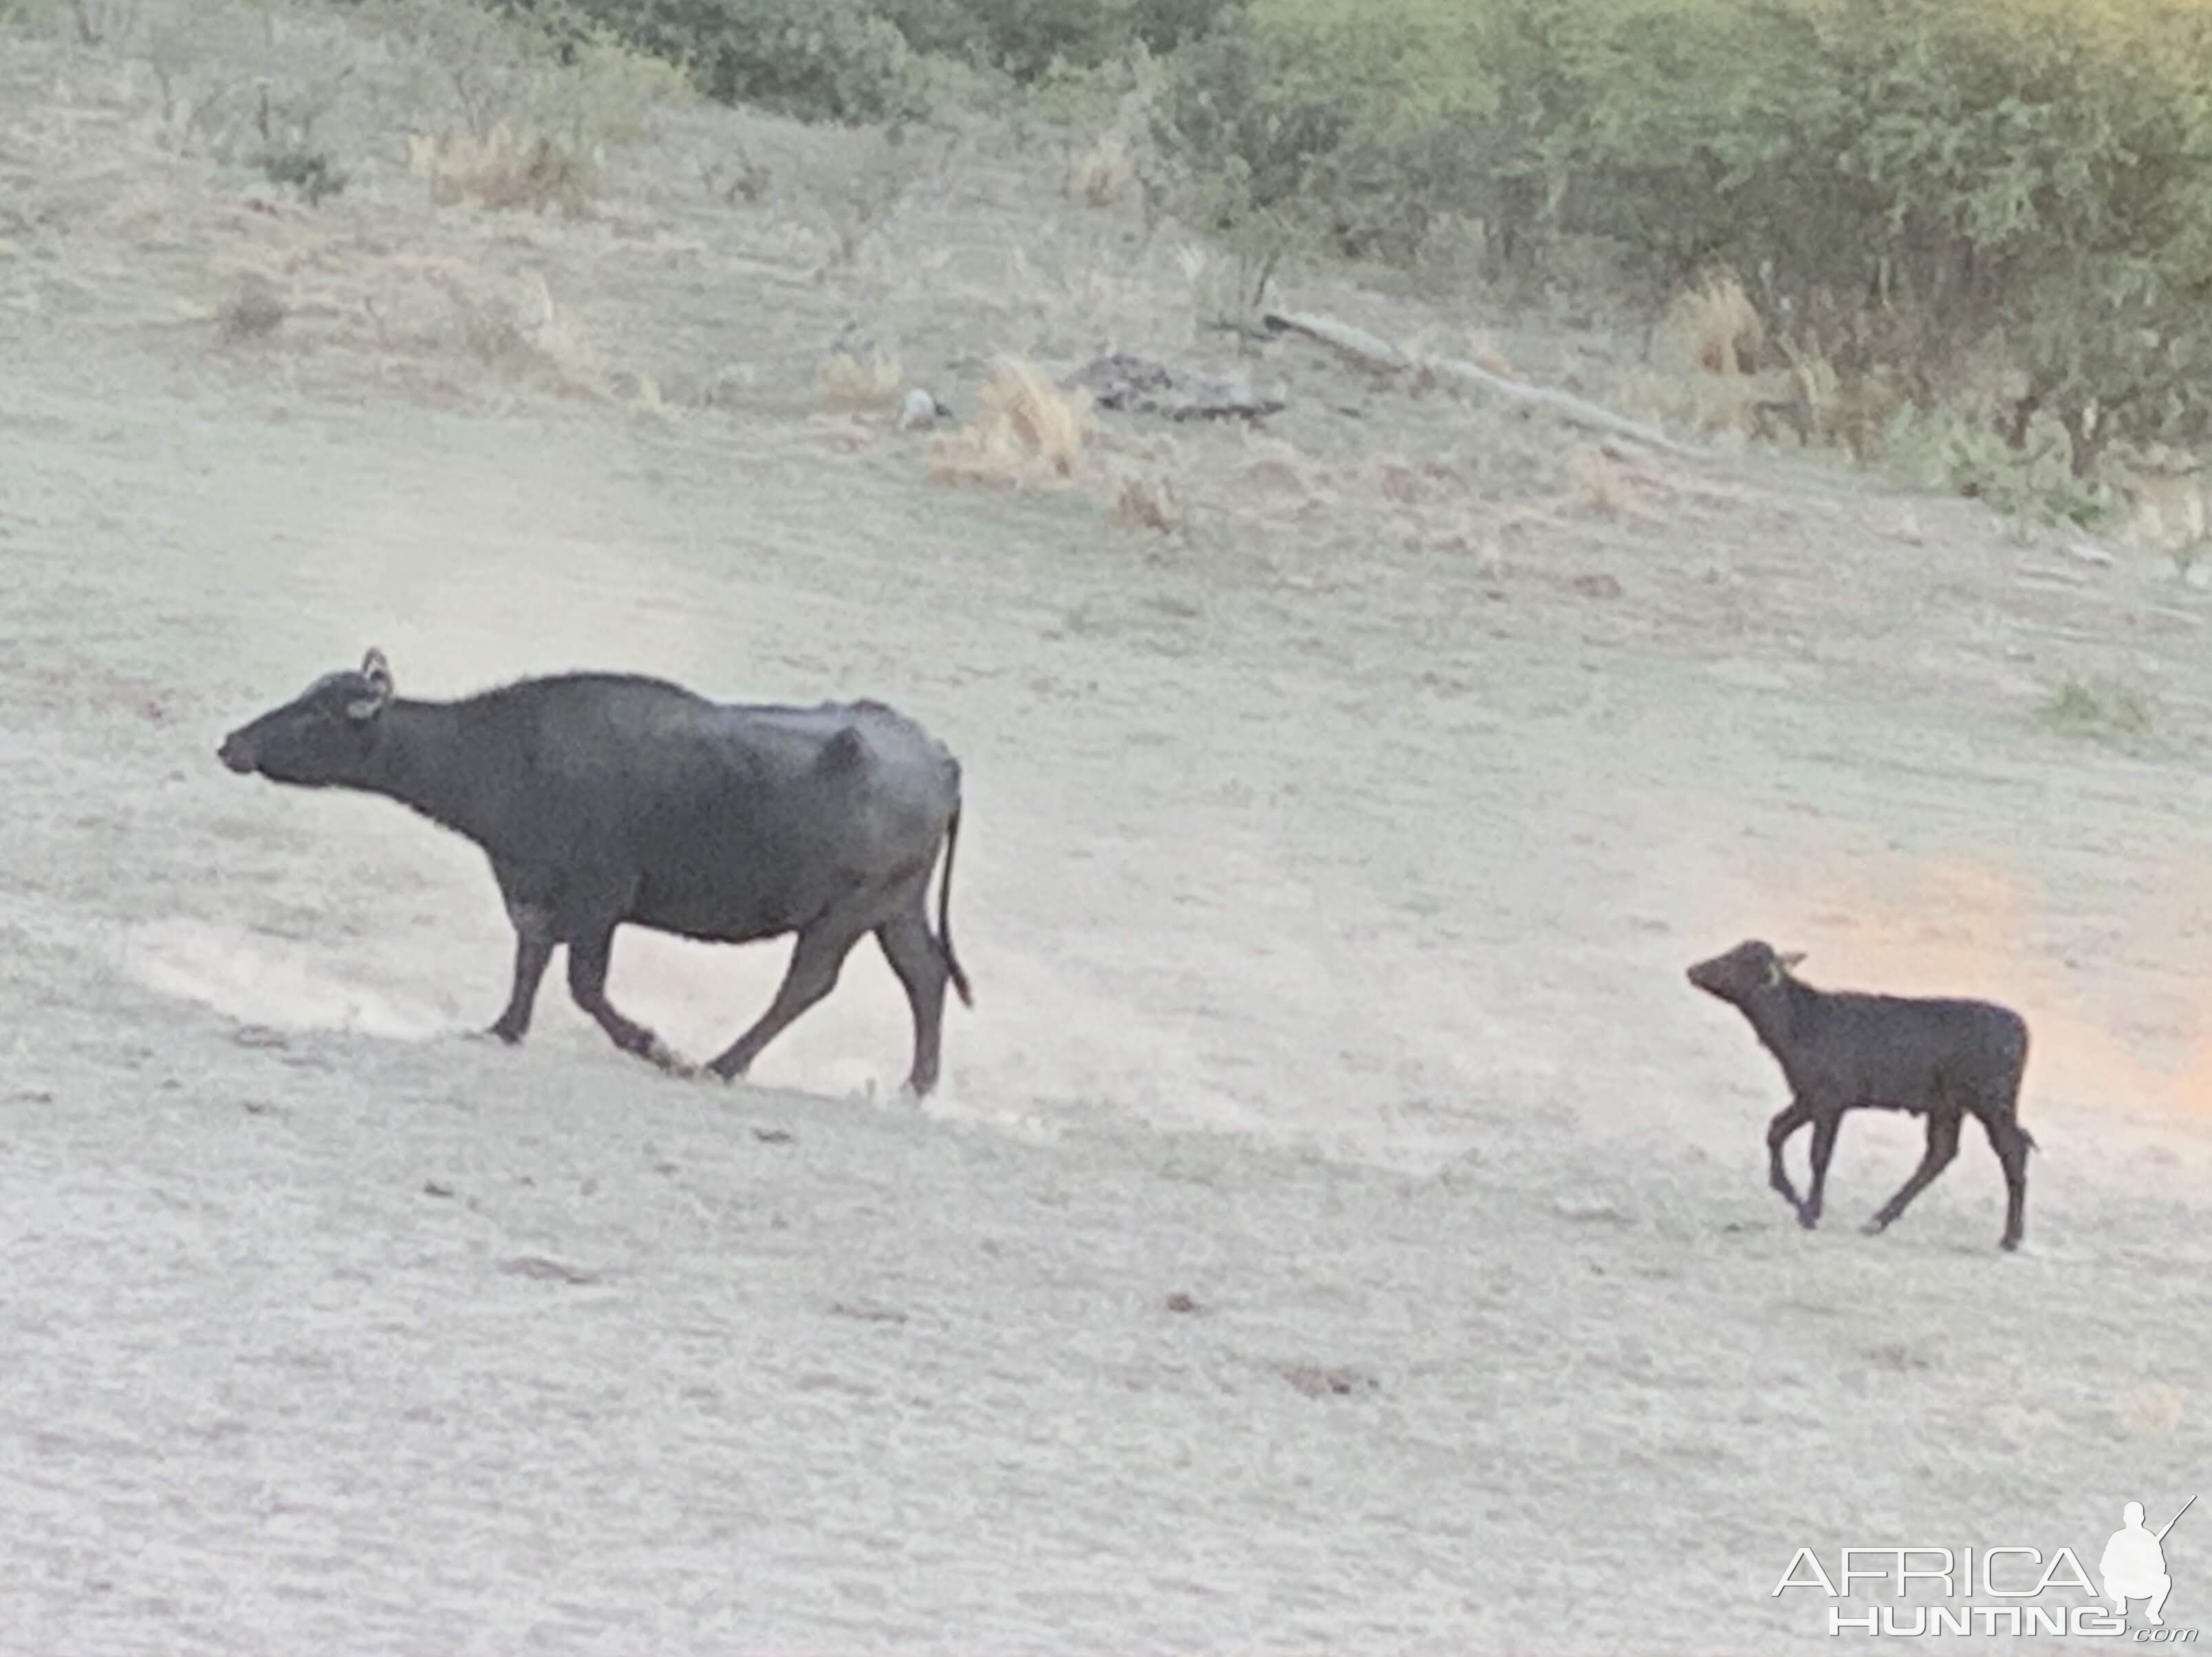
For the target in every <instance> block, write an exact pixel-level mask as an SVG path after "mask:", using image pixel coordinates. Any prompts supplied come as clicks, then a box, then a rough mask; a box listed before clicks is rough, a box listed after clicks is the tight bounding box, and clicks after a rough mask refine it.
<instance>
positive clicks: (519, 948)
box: [489, 904, 555, 1046]
mask: <svg viewBox="0 0 2212 1657" xmlns="http://www.w3.org/2000/svg"><path fill="white" fill-rule="evenodd" d="M507 918H508V919H509V920H512V921H513V923H514V987H513V990H511V991H510V992H508V994H507V1011H505V1012H503V1013H501V1014H500V1016H499V1022H498V1023H495V1024H494V1025H493V1026H492V1027H491V1029H490V1031H489V1034H491V1035H496V1036H497V1037H499V1039H500V1040H501V1041H505V1042H507V1043H508V1044H509V1045H510V1046H511V1045H513V1043H515V1042H517V1041H520V1040H522V1038H523V1036H524V1035H525V1034H526V1032H527V1031H528V1030H529V1029H530V1010H531V1008H532V1005H535V1004H536V1002H537V1000H538V984H539V983H540V982H541V981H542V980H544V976H545V968H546V964H547V963H548V962H550V961H551V960H552V959H553V944H554V942H555V940H554V937H553V917H552V915H551V914H550V913H549V912H548V911H546V910H544V909H539V908H532V907H527V906H524V905H519V904H510V905H509V906H508V907H507Z"/></svg>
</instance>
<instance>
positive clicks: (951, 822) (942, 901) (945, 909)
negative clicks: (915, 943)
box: [937, 805, 975, 1007]
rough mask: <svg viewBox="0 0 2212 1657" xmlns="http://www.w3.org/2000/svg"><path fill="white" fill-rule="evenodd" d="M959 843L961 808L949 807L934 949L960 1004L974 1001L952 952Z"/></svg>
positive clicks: (966, 980) (966, 976) (966, 978)
mask: <svg viewBox="0 0 2212 1657" xmlns="http://www.w3.org/2000/svg"><path fill="white" fill-rule="evenodd" d="M959 843H960V808H959V807H958V806H957V805H956V806H954V807H953V808H952V816H951V818H949V819H948V820H947V821H946V822H945V876H944V881H943V883H942V884H941V885H939V887H938V889H937V952H938V953H939V955H941V956H944V957H945V970H946V971H948V972H950V973H951V974H952V987H953V988H954V989H956V990H957V991H959V992H960V1000H961V1004H962V1005H963V1006H969V1007H972V1006H974V1005H975V992H973V991H971V990H970V989H969V987H968V974H966V973H964V972H963V971H962V970H961V969H960V958H959V956H956V955H954V954H953V953H952V850H953V847H956V846H957V845H958V844H959Z"/></svg>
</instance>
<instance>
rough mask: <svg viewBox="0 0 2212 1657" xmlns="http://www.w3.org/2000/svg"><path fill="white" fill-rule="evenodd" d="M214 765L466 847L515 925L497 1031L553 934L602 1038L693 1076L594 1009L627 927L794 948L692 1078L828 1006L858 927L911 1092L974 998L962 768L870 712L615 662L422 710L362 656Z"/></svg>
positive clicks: (507, 1028) (613, 1016)
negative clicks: (736, 1031) (906, 1065)
mask: <svg viewBox="0 0 2212 1657" xmlns="http://www.w3.org/2000/svg"><path fill="white" fill-rule="evenodd" d="M217 752H218V756H219V757H220V758H221V759H222V762H223V763H224V764H225V765H227V766H228V767H229V768H231V769H232V770H233V771H235V772H239V773H240V774H253V773H256V772H258V773H259V774H261V775H262V776H264V777H267V778H269V779H270V780H272V781H275V782H281V783H289V784H293V785H295V786H300V787H305V788H354V789H360V790H363V791H365V792H370V793H377V794H384V795H386V796H389V797H390V798H393V799H396V800H398V801H399V802H400V803H401V804H404V805H409V806H411V807H413V808H414V809H415V810H417V811H419V812H421V813H422V815H423V816H427V817H428V818H429V819H430V820H431V821H433V822H438V823H442V824H443V825H444V826H445V827H447V828H448V829H453V830H454V831H455V832H456V833H459V834H461V835H466V836H467V837H468V838H469V839H470V840H471V841H475V842H476V843H477V845H478V846H480V847H483V850H484V853H485V854H486V855H487V856H488V857H489V859H491V868H492V874H493V877H495V879H496V880H497V881H498V882H499V889H500V895H501V897H502V898H504V899H505V900H506V902H507V915H508V918H509V919H510V920H512V921H513V923H514V935H515V946H514V986H513V993H512V994H511V995H510V996H509V998H508V999H507V1011H505V1012H503V1013H501V1015H500V1017H499V1021H498V1022H497V1023H495V1024H494V1025H493V1026H492V1027H491V1031H490V1033H491V1034H492V1035H496V1036H498V1037H499V1038H500V1039H501V1040H502V1041H508V1042H515V1041H520V1040H521V1039H522V1037H523V1035H524V1033H525V1032H526V1030H527V1029H529V1028H530V1012H531V1007H532V1004H533V1003H534V1002H535V1000H536V999H537V995H538V982H539V980H541V979H542V978H543V977H544V974H545V968H546V965H547V963H548V962H550V960H551V958H552V955H553V950H554V946H555V945H556V944H567V945H568V990H569V992H570V993H571V994H572V995H574V997H575V999H576V1005H578V1006H580V1007H581V1008H582V1009H583V1010H584V1011H586V1012H587V1013H589V1014H590V1015H591V1016H592V1018H593V1019H594V1020H596V1021H597V1022H598V1023H599V1028H600V1029H604V1030H605V1032H606V1033H607V1035H608V1036H609V1037H610V1038H611V1040H612V1041H614V1043H615V1045H616V1046H617V1047H621V1048H623V1050H624V1051H625V1052H628V1053H636V1054H637V1055H639V1056H640V1057H641V1058H644V1059H649V1060H651V1061H652V1062H653V1063H655V1064H657V1065H660V1066H662V1067H663V1068H664V1069H667V1070H671V1071H688V1070H689V1068H690V1067H689V1066H688V1065H685V1064H684V1061H683V1060H681V1059H678V1057H677V1056H676V1055H675V1054H674V1053H671V1052H670V1050H669V1049H668V1048H667V1047H666V1046H665V1044H663V1042H662V1041H661V1040H660V1038H659V1036H657V1035H654V1034H653V1032H652V1031H651V1030H649V1029H646V1028H645V1027H644V1026H642V1025H640V1024H636V1023H632V1022H631V1021H630V1020H629V1019H628V1018H625V1017H623V1015H622V1014H621V1013H619V1012H617V1011H616V1010H615V1008H614V1006H613V1005H612V1004H611V1002H609V1000H608V999H607V993H606V982H607V963H608V960H609V957H610V956H611V952H612V950H613V946H614V933H615V928H616V927H617V926H621V925H623V923H624V922H625V921H627V922H629V924H631V925H633V926H648V927H651V928H653V930H654V931H656V932H674V933H677V934H678V935H679V936H682V937H684V938H702V939H708V940H714V941H719V942H722V943H729V944H744V943H750V942H753V941H754V940H756V939H760V938H778V937H781V936H782V935H783V934H784V933H786V932H796V933H797V934H798V935H799V938H798V942H797V944H795V945H794V947H793V950H792V956H791V965H790V968H789V969H788V971H787V972H786V974H785V975H784V980H783V983H782V985H781V987H780V988H779V989H778V990H777V991H776V994H775V1001H774V1003H773V1004H772V1005H770V1006H769V1010H768V1011H767V1012H765V1013H764V1014H763V1015H762V1017H761V1018H760V1020H759V1021H758V1022H757V1023H755V1024H754V1025H753V1027H752V1028H751V1029H748V1030H747V1031H745V1033H744V1035H740V1036H739V1037H738V1039H737V1041H735V1042H733V1043H732V1045H731V1046H730V1047H729V1048H728V1050H727V1051H726V1052H725V1053H722V1054H721V1056H720V1057H719V1058H717V1059H714V1061H713V1062H712V1063H711V1064H709V1065H708V1066H707V1068H708V1070H710V1071H713V1072H714V1074H716V1075H718V1076H720V1077H722V1078H724V1079H725V1080H728V1079H729V1078H731V1077H738V1076H742V1075H743V1074H744V1072H745V1071H746V1069H747V1067H748V1066H750V1065H751V1064H752V1062H753V1060H754V1059H757V1058H758V1057H759V1056H760V1053H761V1050H762V1049H763V1047H767V1046H768V1044H769V1042H770V1041H774V1040H775V1037H776V1036H777V1035H779V1034H780V1033H781V1031H782V1030H783V1029H785V1028H786V1027H787V1026H788V1025H789V1024H790V1023H791V1022H792V1021H793V1019H795V1018H797V1017H799V1015H800V1014H801V1013H803V1012H805V1011H806V1010H807V1009H808V1008H809V1007H811V1006H812V1005H814V1004H815V1003H816V1002H817V1001H819V1000H821V999H822V998H823V996H825V995H827V994H829V992H830V990H831V989H832V988H834V987H835V986H836V982H837V974H838V972H839V969H840V968H842V965H843V963H844V960H845V957H846V956H847V955H848V953H850V951H851V950H852V948H853V946H854V944H857V943H859V942H860V938H862V937H863V936H864V935H865V934H866V933H868V932H873V933H874V934H875V935H876V941H877V942H878V944H881V945H882V947H883V951H884V956H885V958H886V959H888V960H889V961H890V964H891V969H892V970H893V971H894V972H896V974H898V978H899V981H900V983H901V984H902V985H904V986H905V988H906V995H907V1000H908V1005H910V1006H911V1007H912V1009H913V1011H914V1068H913V1071H912V1073H911V1074H910V1075H909V1077H908V1085H909V1086H911V1087H912V1088H913V1089H914V1091H915V1094H916V1095H917V1096H921V1095H924V1094H927V1092H929V1090H930V1089H932V1088H933V1086H935V1085H936V1082H937V1075H938V1059H939V1041H940V1035H941V1029H942V1025H943V1023H944V1012H945V984H946V982H947V981H948V980H949V981H950V982H951V984H952V985H953V986H954V987H955V988H957V990H958V991H959V992H960V998H961V1000H962V1001H963V1002H964V1003H966V1004H967V1005H969V1006H973V1005H975V998H974V997H973V995H972V994H971V993H970V992H969V986H968V978H967V974H965V973H963V971H962V970H961V968H960V963H959V962H958V960H957V959H956V958H955V956H954V955H953V953H952V935H951V900H952V853H953V849H954V847H955V845H956V844H957V841H958V839H959V834H960V766H959V762H957V761H956V760H955V759H954V758H953V757H952V756H951V753H950V752H948V751H947V750H946V749H945V746H944V744H941V743H939V742H938V741H937V740H936V739H935V738H934V737H931V736H930V735H929V734H928V733H927V731H924V730H922V729H921V726H919V725H916V724H915V723H914V721H912V720H911V719H906V718H905V717H903V716H902V715H901V714H899V713H895V712H894V711H893V710H891V709H890V708H889V707H884V705H883V704H882V703H881V702H875V701H857V702H849V703H832V702H825V703H823V704H822V705H821V706H819V707H763V706H746V705H741V704H732V703H726V702H715V701H708V699H706V698H705V697H703V696H700V695H695V694H693V693H692V692H691V691H689V690H686V689H683V688H682V687H681V686H678V685H674V684H671V683H667V682H665V681H664V680H659V679H653V678H647V677H640V676H637V675H633V674H620V673H566V674H559V675H555V676H552V677H545V678H536V679H525V680H521V681H520V682H518V683H513V684H508V685H502V686H501V687H499V688H497V689H492V690H486V691H483V692H482V693H480V694H478V695H474V696H469V697H465V698H462V699H460V700H459V701H411V700H410V699H408V698H406V697H404V696H398V695H394V694H393V693H392V670H391V668H390V666H389V665H387V664H386V661H385V659H384V655H383V652H381V651H378V650H371V651H370V652H368V656H367V657H366V658H365V659H363V661H362V665H361V666H360V668H359V669H358V670H356V671H345V672H337V673H328V674H325V675H324V676H323V677H321V678H319V679H317V680H316V681H315V682H314V683H313V684H311V685H309V686H308V687H307V689H305V690H304V691H302V692H301V693H300V695H297V696H295V698H293V699H292V700H291V701H289V702H286V703H285V704H284V705H283V706H282V707H276V708H272V709H270V711H269V712H268V713H264V714H263V715H261V717H260V718H258V719H255V720H253V721H252V723H251V724H249V725H241V726H240V727H239V728H238V729H237V730H235V731H232V732H231V733H230V735H229V736H228V737H225V738H224V739H223V743H222V747H221V749H220V750H217ZM940 842H942V844H943V846H944V847H945V878H944V883H943V885H942V887H941V888H940V889H939V897H938V911H937V929H936V931H934V932H932V931H931V930H930V926H929V915H928V904H927V901H928V889H929V877H930V871H931V870H932V868H933V866H934V865H935V864H936V861H937V848H938V846H939V843H940Z"/></svg>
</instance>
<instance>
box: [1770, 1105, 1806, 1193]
mask: <svg viewBox="0 0 2212 1657" xmlns="http://www.w3.org/2000/svg"><path fill="white" fill-rule="evenodd" d="M1811 1120H1813V1113H1812V1112H1811V1111H1809V1110H1808V1109H1806V1108H1805V1107H1804V1106H1803V1105H1802V1104H1801V1103H1799V1102H1797V1101H1796V1100H1795V1099H1792V1100H1791V1101H1790V1102H1789V1103H1788V1104H1786V1105H1784V1107H1783V1108H1781V1109H1780V1110H1778V1111H1776V1112H1775V1113H1774V1120H1772V1121H1771V1122H1769V1123H1768V1124H1767V1125H1766V1183H1767V1184H1769V1185H1771V1186H1772V1187H1774V1188H1775V1189H1776V1190H1777V1191H1778V1192H1780V1193H1782V1200H1783V1201H1784V1202H1785V1203H1788V1204H1789V1205H1790V1207H1792V1208H1794V1209H1796V1211H1797V1218H1798V1220H1799V1222H1800V1223H1802V1222H1803V1220H1804V1217H1805V1205H1804V1203H1803V1202H1802V1201H1801V1200H1800V1199H1799V1198H1798V1195H1797V1188H1796V1187H1795V1186H1793V1185H1791V1184H1790V1171H1789V1170H1788V1169H1787V1168H1784V1167H1783V1166H1782V1147H1783V1146H1784V1145H1785V1144H1788V1143H1789V1142H1790V1135H1791V1134H1793V1133H1795V1132H1796V1131H1797V1130H1798V1129H1799V1128H1801V1127H1802V1126H1805V1124H1806V1123H1808V1122H1809V1121H1811Z"/></svg>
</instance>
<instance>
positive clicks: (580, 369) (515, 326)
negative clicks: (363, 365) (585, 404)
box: [439, 274, 606, 394]
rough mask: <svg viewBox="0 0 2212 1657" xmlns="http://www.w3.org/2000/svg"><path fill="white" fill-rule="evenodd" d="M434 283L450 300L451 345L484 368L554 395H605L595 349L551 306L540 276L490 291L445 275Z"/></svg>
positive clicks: (571, 320) (570, 317)
mask: <svg viewBox="0 0 2212 1657" xmlns="http://www.w3.org/2000/svg"><path fill="white" fill-rule="evenodd" d="M439 280H440V285H441V287H443V288H445V290H446V293H447V296H448V297H449V298H450V299H451V300H452V301H453V333H454V337H455V339H456V341H457V343H459V346H460V347H461V349H463V350H465V352H467V354H468V355H471V356H473V357H475V358H476V359H477V361H480V362H482V363H483V364H484V365H485V366H486V367H491V368H495V369H500V370H502V371H504V372H506V373H512V374H514V375H516V376H518V377H520V378H523V379H535V380H538V381H539V382H541V383H543V384H545V385H550V386H551V387H552V388H553V389H555V390H557V391H579V392H587V393H594V394H597V393H603V392H604V391H605V389H606V364H605V360H604V359H603V358H602V357H601V356H600V355H599V349H598V347H596V346H595V345H593V344H592V341H591V339H590V337H588V336H587V335H586V333H585V332H584V330H583V328H582V326H581V325H580V324H579V323H578V322H577V321H576V319H575V318H574V316H573V315H572V314H571V313H568V312H567V311H564V310H562V308H561V307H560V306H559V305H558V304H556V303H555V301H554V298H553V290H552V289H551V288H550V287H549V286H547V284H546V282H545V279H544V277H543V276H537V275H534V274H533V275H532V276H528V277H526V278H525V279H524V280H522V281H521V282H517V283H502V284H501V285H500V286H499V287H497V288H490V289H486V288H477V287H472V286H471V285H470V284H468V283H466V282H462V281H460V280H459V279H457V278H456V277H454V276H451V275H445V276H441V278H440V279H439Z"/></svg>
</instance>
